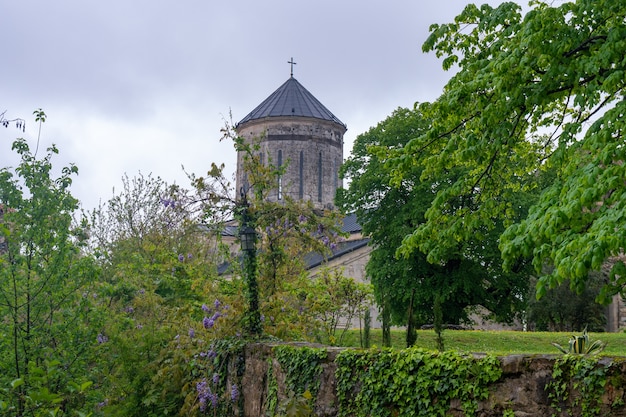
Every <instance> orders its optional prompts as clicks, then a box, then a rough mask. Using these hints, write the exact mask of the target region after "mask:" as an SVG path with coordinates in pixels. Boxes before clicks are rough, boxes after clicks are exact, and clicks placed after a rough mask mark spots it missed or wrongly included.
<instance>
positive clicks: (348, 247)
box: [217, 238, 370, 275]
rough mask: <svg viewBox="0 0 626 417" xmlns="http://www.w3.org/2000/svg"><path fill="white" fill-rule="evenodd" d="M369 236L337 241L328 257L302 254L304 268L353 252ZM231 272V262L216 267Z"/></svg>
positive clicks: (363, 243) (315, 253) (313, 266)
mask: <svg viewBox="0 0 626 417" xmlns="http://www.w3.org/2000/svg"><path fill="white" fill-rule="evenodd" d="M369 241H370V239H369V238H363V239H357V240H347V241H344V242H339V243H337V246H335V247H334V248H333V249H332V250H331V254H330V255H329V256H328V257H324V256H323V255H322V254H320V253H317V252H310V253H308V254H306V255H304V263H305V264H306V269H307V270H309V269H313V268H315V267H317V266H320V265H321V264H323V263H324V262H328V261H331V260H333V259H337V258H341V257H342V256H344V255H347V254H348V253H350V252H353V251H355V250H357V249H360V248H362V247H364V246H367V244H368V243H369ZM238 259H239V261H240V262H241V259H242V258H241V254H240V255H239V256H238ZM230 272H232V271H231V264H230V263H228V262H224V263H222V264H220V265H218V267H217V273H218V274H219V275H224V274H228V273H230Z"/></svg>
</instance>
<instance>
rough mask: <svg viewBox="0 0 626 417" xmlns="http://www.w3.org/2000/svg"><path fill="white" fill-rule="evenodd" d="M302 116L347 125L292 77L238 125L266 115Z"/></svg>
mask: <svg viewBox="0 0 626 417" xmlns="http://www.w3.org/2000/svg"><path fill="white" fill-rule="evenodd" d="M283 116H300V117H311V118H314V119H322V120H327V121H330V122H335V123H337V124H340V125H342V126H343V127H345V126H346V125H345V124H343V122H342V121H341V120H339V119H338V118H337V117H335V115H334V114H332V113H331V112H330V110H328V109H327V108H326V107H324V105H323V104H322V103H320V102H319V100H318V99H316V98H315V97H314V96H313V94H311V93H309V91H308V90H307V89H306V88H304V87H303V86H302V84H300V83H299V82H298V80H296V79H295V78H293V77H291V78H289V79H288V80H287V81H285V83H284V84H283V85H281V86H280V87H278V89H277V90H276V91H274V92H273V93H272V94H271V95H270V96H269V97H268V98H266V99H265V100H264V101H263V102H262V103H261V104H259V105H258V106H257V107H256V108H255V109H254V110H252V111H251V112H250V113H249V114H248V115H247V116H246V117H244V118H243V119H242V120H241V121H240V122H239V123H238V124H237V126H240V125H242V124H244V123H246V122H249V121H251V120H258V119H263V118H266V117H283Z"/></svg>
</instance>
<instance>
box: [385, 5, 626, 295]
mask: <svg viewBox="0 0 626 417" xmlns="http://www.w3.org/2000/svg"><path fill="white" fill-rule="evenodd" d="M624 16H626V3H625V2H623V1H622V0H606V1H595V0H578V1H575V2H566V3H562V4H561V5H558V6H552V5H551V4H548V3H546V2H539V1H533V2H531V9H530V10H529V11H528V12H527V13H526V14H522V12H521V8H520V6H519V5H517V4H515V3H512V2H508V3H503V4H501V5H500V6H498V7H497V8H493V7H491V6H488V5H483V6H481V7H480V8H479V7H477V6H475V5H469V6H467V7H466V8H465V10H464V11H463V12H462V13H461V14H460V15H459V16H457V17H456V19H455V21H454V22H453V23H449V24H444V25H433V26H432V27H431V35H430V37H429V38H428V40H427V41H426V43H425V44H424V46H423V49H424V51H426V52H429V51H434V52H435V53H436V54H437V56H439V57H442V58H443V67H444V69H449V68H452V67H455V66H457V67H458V72H457V73H456V74H455V75H454V76H453V77H452V78H451V79H450V81H449V82H448V84H447V85H446V86H445V88H444V91H443V93H442V95H441V96H440V97H439V98H438V99H437V101H436V102H435V103H433V105H432V106H429V107H428V108H427V109H425V116H426V117H428V118H429V119H430V120H432V125H431V127H430V129H428V130H427V131H426V132H425V133H423V134H420V135H418V136H416V137H415V138H413V139H412V140H411V141H410V142H409V143H408V144H407V145H406V146H404V147H402V148H399V149H392V150H391V151H389V152H388V153H387V157H388V158H389V159H390V161H389V164H390V165H391V166H393V167H394V172H393V175H394V181H395V183H396V184H397V183H401V182H402V181H403V180H404V179H405V178H407V176H410V175H412V174H413V172H414V169H415V168H414V165H416V164H418V165H419V166H421V167H423V173H422V180H425V181H434V180H436V179H437V176H438V175H439V174H440V172H442V171H446V170H449V169H451V168H461V169H464V170H465V174H464V175H463V176H460V177H458V178H456V180H455V181H454V182H452V183H450V184H449V185H447V186H445V187H441V188H440V189H438V190H437V195H436V197H435V198H434V199H433V201H432V204H431V205H430V207H429V208H428V210H427V211H426V213H425V220H426V221H425V222H424V223H423V224H420V225H418V226H417V227H416V228H415V229H414V231H413V233H412V234H411V235H410V236H409V237H407V238H406V239H405V241H404V245H403V251H407V252H410V251H412V250H413V249H415V248H419V249H420V250H422V251H423V252H425V253H426V254H427V256H428V259H429V260H430V261H431V262H438V261H441V260H442V259H445V257H446V254H447V252H448V251H449V249H450V248H451V247H454V246H455V245H456V244H457V242H459V241H463V240H467V239H469V238H471V237H472V236H474V235H475V234H476V233H477V231H481V230H483V229H485V228H486V229H491V230H493V228H494V227H495V226H494V224H493V221H492V218H493V216H494V214H498V215H500V216H503V217H504V218H505V221H506V222H507V225H508V228H507V230H506V231H505V232H504V233H503V234H502V235H501V242H500V248H501V250H502V252H503V257H504V260H505V267H507V268H511V267H513V265H514V264H515V263H516V262H517V260H518V259H519V258H520V257H531V258H532V259H533V264H534V266H535V268H536V270H537V271H538V272H539V273H542V274H543V277H542V278H541V279H540V280H539V284H538V294H539V295H541V294H543V293H544V292H545V290H546V288H548V287H553V286H556V285H558V284H560V283H561V282H563V281H564V280H566V279H569V282H570V285H571V286H572V288H574V289H576V290H578V291H580V290H582V289H583V288H584V286H585V282H586V280H587V277H588V272H589V271H590V270H599V269H600V267H601V266H602V264H603V263H604V262H605V261H606V260H607V259H608V258H610V257H613V256H618V255H620V254H622V253H623V250H624V247H625V246H626V233H624V227H625V226H624V225H625V222H624V221H625V220H626V204H625V203H624V202H625V201H626V165H625V164H624V161H625V160H626V147H624V145H623V140H624V128H625V127H626V117H624V113H625V112H626V100H625V93H626V90H625V86H626V73H625V69H626V68H625V67H626V58H625V57H626V20H625V19H624ZM546 170H553V172H554V175H555V178H554V180H553V181H552V183H551V184H550V186H549V187H547V188H545V189H543V190H541V196H540V199H539V201H538V202H537V203H536V204H535V205H534V207H532V208H531V209H530V211H529V213H528V216H527V217H526V218H525V219H523V220H522V221H516V220H515V218H514V215H515V211H516V207H515V205H516V204H517V203H516V199H515V198H514V196H515V195H516V194H517V193H518V192H519V191H520V190H532V189H533V188H536V187H537V178H538V176H540V175H541V173H542V172H544V171H546ZM459 199H465V200H466V201H471V202H472V204H468V205H464V206H458V205H456V204H455V202H457V201H458V200H459ZM546 265H551V266H554V268H553V269H544V266H546ZM546 270H548V271H552V272H550V273H545V272H544V271H546ZM612 273H613V274H612V279H611V281H610V283H608V284H607V285H606V286H605V288H604V291H603V293H602V297H601V298H602V299H603V300H607V299H608V297H610V296H611V295H612V294H614V293H616V292H618V291H621V290H622V289H623V287H624V284H626V266H625V265H624V264H623V263H622V262H617V263H615V265H614V267H613V270H612ZM615 274H617V275H615Z"/></svg>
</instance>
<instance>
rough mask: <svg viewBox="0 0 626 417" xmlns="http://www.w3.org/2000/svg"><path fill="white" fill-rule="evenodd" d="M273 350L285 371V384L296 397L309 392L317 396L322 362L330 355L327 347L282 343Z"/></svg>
mask: <svg viewBox="0 0 626 417" xmlns="http://www.w3.org/2000/svg"><path fill="white" fill-rule="evenodd" d="M273 350H274V354H275V357H276V360H277V361H278V363H279V364H280V367H281V369H282V370H283V372H284V373H285V385H286V386H287V387H288V388H289V389H291V390H293V392H294V394H295V396H296V397H299V396H302V395H304V394H305V393H306V392H309V393H310V395H312V396H313V398H315V397H316V396H317V392H318V391H319V388H320V382H321V381H320V376H321V374H322V370H323V368H322V362H323V361H324V360H325V359H326V357H327V355H328V353H327V352H326V349H315V348H310V347H307V346H303V347H294V346H289V345H281V346H276V347H274V349H273Z"/></svg>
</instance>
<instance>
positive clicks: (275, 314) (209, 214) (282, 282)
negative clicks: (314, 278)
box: [192, 124, 341, 339]
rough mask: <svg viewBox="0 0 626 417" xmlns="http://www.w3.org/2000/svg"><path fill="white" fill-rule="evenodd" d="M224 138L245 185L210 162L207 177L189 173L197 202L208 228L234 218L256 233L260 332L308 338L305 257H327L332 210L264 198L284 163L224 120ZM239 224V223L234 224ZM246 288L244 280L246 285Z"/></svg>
mask: <svg viewBox="0 0 626 417" xmlns="http://www.w3.org/2000/svg"><path fill="white" fill-rule="evenodd" d="M223 133H224V139H226V140H232V141H233V143H234V146H235V150H237V152H240V153H241V154H242V155H243V158H242V160H243V167H242V169H244V170H245V172H246V173H247V179H248V183H249V187H247V188H246V189H242V190H234V187H232V185H231V184H230V182H229V181H228V180H226V178H225V176H224V173H223V170H224V166H217V165H215V164H214V165H212V168H211V169H210V170H209V171H208V172H207V174H206V176H202V177H195V176H192V181H193V183H194V184H195V187H196V195H197V198H196V201H197V204H198V207H199V208H200V210H201V211H202V212H203V213H204V215H205V218H206V219H207V221H209V222H213V223H211V224H210V226H209V228H210V229H212V230H219V228H220V225H224V224H227V223H226V222H225V221H224V219H228V218H229V216H230V219H232V218H233V217H235V220H236V221H237V222H238V223H241V221H242V219H243V215H244V213H245V215H246V216H247V224H248V225H249V226H250V227H253V228H254V229H255V231H256V233H257V251H256V253H255V260H256V275H255V283H253V285H257V286H258V297H259V310H260V311H259V313H260V314H259V316H260V317H262V318H263V319H264V322H263V327H264V331H265V332H268V333H270V334H272V335H276V336H278V337H281V338H283V339H302V338H308V339H313V338H314V337H315V335H317V334H318V333H319V331H318V330H319V327H320V323H319V322H318V321H317V320H316V317H315V314H313V312H312V310H311V306H312V304H313V302H314V299H313V297H311V295H312V291H314V290H315V286H314V285H313V283H312V282H311V280H310V279H309V276H308V272H307V270H306V262H305V255H307V254H309V253H312V252H313V253H318V254H322V255H323V256H327V255H328V254H329V253H330V250H331V249H332V248H333V247H334V245H335V244H336V242H337V241H338V240H339V239H341V236H340V229H341V228H340V224H341V223H340V217H339V216H338V215H337V213H333V212H330V211H320V210H316V209H315V208H314V207H313V205H312V204H311V202H310V201H298V200H294V199H293V198H291V197H289V196H285V197H284V198H283V199H282V200H281V201H278V202H276V201H269V199H268V195H269V193H270V192H272V191H273V190H274V189H275V187H276V184H277V183H278V181H277V178H278V176H280V175H282V172H283V171H284V170H285V169H286V166H287V165H286V164H283V165H282V166H281V167H279V166H276V165H275V164H274V163H273V161H272V160H271V158H268V160H266V161H261V159H260V156H259V145H258V142H257V141H251V142H246V141H244V140H243V138H240V137H238V136H237V135H236V133H235V132H234V131H233V129H232V127H231V126H230V125H229V124H227V125H226V127H225V128H224V130H223ZM237 227H238V225H237ZM238 268H239V267H238V265H237V263H231V273H232V274H233V275H236V276H241V275H243V271H242V270H241V269H238ZM247 286H248V287H249V286H250V285H249V284H248V285H247Z"/></svg>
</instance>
